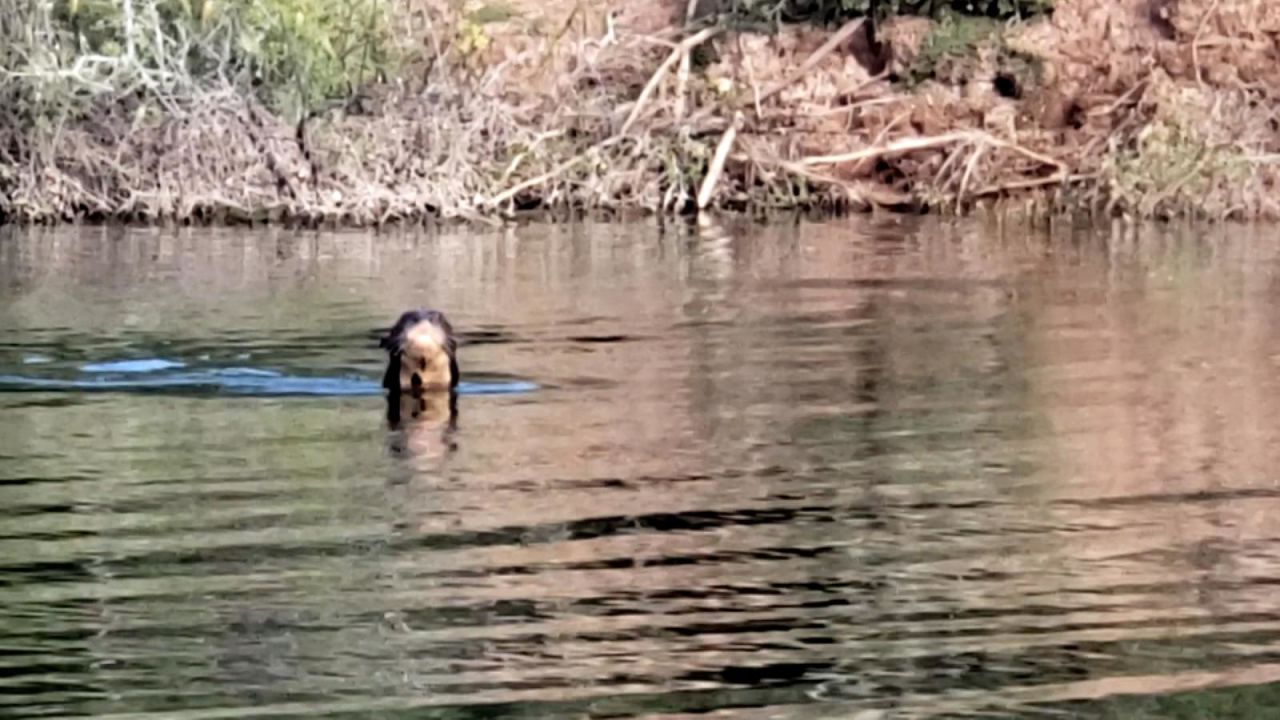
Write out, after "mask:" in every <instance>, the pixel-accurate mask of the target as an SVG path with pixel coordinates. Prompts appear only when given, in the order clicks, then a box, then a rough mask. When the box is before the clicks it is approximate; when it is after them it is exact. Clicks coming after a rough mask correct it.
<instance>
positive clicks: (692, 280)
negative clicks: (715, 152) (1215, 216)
mask: <svg viewBox="0 0 1280 720" xmlns="http://www.w3.org/2000/svg"><path fill="white" fill-rule="evenodd" d="M1278 272H1280V235H1277V234H1276V233H1274V232H1269V231H1267V230H1264V229H1251V228H1242V227H1230V226H1228V227H1220V228H1212V229H1204V228H1201V229H1195V228H1179V227H1163V228H1162V227H1139V228H1134V227H1125V226H1115V227H1104V228H1070V227H1062V226H1059V227H1054V228H1051V229H1045V228H1032V227H1028V226H1024V225H1020V224H1016V223H1013V222H1008V223H1005V224H1001V223H996V222H994V221H972V222H965V223H949V224H947V223H939V222H936V221H929V220H918V219H905V218H897V219H857V220H838V221H830V222H797V223H780V224H775V225H756V224H750V223H744V224H740V225H738V224H735V225H729V226H721V227H706V228H702V229H693V228H688V227H671V226H668V227H666V228H661V227H659V226H658V225H656V224H652V223H637V224H630V225H594V224H583V225H566V226H531V227H523V228H519V229H514V230H506V231H495V232H491V233H476V232H462V231H440V232H436V233H410V232H391V233H384V234H368V233H311V232H292V231H284V230H279V231H274V230H272V231H248V230H234V231H232V230H221V231H215V230H124V229H121V228H110V229H100V228H70V229H59V230H38V229H37V230H17V229H12V228H9V229H4V228H0V716H4V717H23V718H26V717H31V718H35V717H71V716H95V717H105V718H114V719H123V718H131V719H132V718H152V717H154V718H176V719H178V720H195V719H204V718H209V719H213V718H247V717H265V718H314V717H333V718H347V717H350V718H356V717H378V718H512V717H554V718H559V717H565V718H588V717H590V718H603V717H636V716H644V717H664V718H676V717H718V718H744V719H752V720H755V719H761V720H762V719H763V718H802V719H806V720H812V719H815V718H853V719H855V720H871V719H873V718H924V717H1042V716H1043V717H1080V718H1093V717H1098V718H1140V719H1141V718H1192V717H1197V718H1199V717H1213V718H1222V717H1232V718H1246V717H1247V718H1264V717H1265V718H1273V717H1276V716H1277V713H1280V710H1277V709H1276V706H1277V704H1280V685H1278V684H1276V681H1277V680H1280V601H1278V600H1277V599H1276V598H1277V597H1278V596H1277V590H1278V589H1280V588H1278V586H1280V312H1278V311H1277V309H1276V308H1277V307H1280V283H1278V282H1277V280H1278ZM419 305H429V306H433V307H437V308H439V309H442V310H444V311H445V312H446V313H448V315H449V317H450V319H451V320H452V321H453V324H454V325H455V327H456V328H457V329H458V331H459V332H460V334H461V335H462V336H463V346H462V348H461V350H460V355H461V357H460V361H461V364H462V371H463V374H464V379H465V380H466V383H464V386H463V388H462V390H463V392H462V393H461V394H460V396H459V397H458V400H457V416H456V428H454V429H453V430H452V431H449V430H447V429H442V426H441V425H440V424H439V423H434V424H433V423H429V422H426V423H419V424H418V425H414V426H410V427H406V428H398V429H391V428H388V426H387V424H386V422H385V419H384V411H385V408H384V405H383V400H382V398H381V396H380V395H379V392H378V385H377V382H378V380H379V376H380V372H381V369H382V357H381V356H380V354H379V352H380V351H379V350H378V348H377V345H376V338H377V333H378V331H379V330H381V329H383V328H385V327H387V326H388V325H390V324H391V323H392V322H393V321H394V320H395V318H396V316H397V315H398V314H399V313H400V312H401V311H402V310H404V309H407V308H410V307H415V306H419Z"/></svg>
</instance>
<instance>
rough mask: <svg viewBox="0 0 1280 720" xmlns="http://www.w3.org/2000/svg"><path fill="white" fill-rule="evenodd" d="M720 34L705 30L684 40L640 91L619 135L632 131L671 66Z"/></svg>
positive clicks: (712, 29) (715, 29)
mask: <svg viewBox="0 0 1280 720" xmlns="http://www.w3.org/2000/svg"><path fill="white" fill-rule="evenodd" d="M719 32H720V29H719V28H715V27H709V28H703V29H702V30H699V31H698V32H696V33H694V34H693V35H690V36H689V37H687V38H685V39H684V40H682V41H681V42H680V44H678V45H676V46H675V48H674V49H672V51H671V54H670V55H668V56H667V59H666V60H664V61H663V62H662V64H661V65H659V66H658V69H657V70H655V71H654V73H653V76H652V77H650V78H649V82H648V84H647V85H645V86H644V90H641V91H640V97H638V98H636V104H635V106H634V107H632V108H631V113H630V114H629V115H627V119H626V121H625V122H623V123H622V127H621V128H620V129H619V130H618V135H626V134H627V132H628V131H630V130H631V126H632V125H634V124H635V122H636V119H637V118H639V117H640V112H641V111H642V110H644V106H645V104H646V103H648V102H649V98H650V96H652V95H653V92H654V90H656V89H657V87H658V84H659V83H661V82H662V79H663V78H664V77H666V75H667V73H668V72H669V71H670V70H671V66H672V65H675V64H676V61H677V60H679V59H680V58H681V57H682V56H684V55H687V54H688V53H689V51H690V50H692V49H693V48H695V47H697V46H699V45H701V44H702V43H704V42H706V41H707V40H710V39H711V38H712V37H715V35H716V34H717V33H719Z"/></svg>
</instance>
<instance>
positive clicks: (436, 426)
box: [379, 310, 459, 455]
mask: <svg viewBox="0 0 1280 720" xmlns="http://www.w3.org/2000/svg"><path fill="white" fill-rule="evenodd" d="M379 345H380V346H381V347H382V348H383V349H385V350H386V351H387V354H388V355H389V358H388V360H387V371H386V373H385V374H384V375H383V376H382V387H383V388H385V389H386V391H387V423H388V424H389V425H390V427H391V429H392V430H394V431H397V432H398V433H399V435H400V436H401V437H400V442H398V443H394V442H393V446H392V450H393V451H395V452H398V453H403V452H407V453H409V454H411V455H422V454H428V455H434V454H438V453H439V452H441V451H448V450H451V449H453V446H452V443H451V442H449V439H448V436H449V434H450V433H452V431H453V430H454V428H455V427H456V425H457V416H458V411H457V387H458V377H459V373H458V359H457V351H458V342H457V339H456V338H455V337H454V336H453V326H451V325H450V324H449V321H448V319H446V318H445V316H444V314H443V313H440V312H438V311H435V310H410V311H408V312H406V313H404V314H403V315H401V316H400V319H399V320H397V321H396V324H395V325H393V326H392V327H391V329H390V330H389V331H387V334H386V335H385V336H384V337H383V338H382V340H381V341H380V342H379ZM397 445H398V447H397Z"/></svg>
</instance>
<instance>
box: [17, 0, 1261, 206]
mask: <svg viewBox="0 0 1280 720" xmlns="http://www.w3.org/2000/svg"><path fill="white" fill-rule="evenodd" d="M608 4H610V5H612V6H613V7H612V8H607V7H601V8H598V9H596V10H591V11H587V10H585V9H584V8H583V7H582V6H581V5H579V4H577V3H568V2H552V3H541V4H535V3H533V2H532V0H528V1H526V0H521V1H520V2H514V3H509V4H508V5H507V6H504V7H505V8H506V10H505V11H504V12H502V13H494V12H488V13H487V14H483V13H479V12H478V11H476V10H474V9H472V10H466V9H465V8H459V7H458V6H449V7H434V8H425V9H423V8H419V9H420V10H422V12H424V13H427V14H424V15H422V16H421V17H417V20H418V21H419V23H420V24H419V25H417V26H415V27H416V31H418V32H419V34H418V35H412V34H409V33H405V34H404V35H403V37H406V38H409V40H411V41H412V42H411V44H412V45H413V46H414V47H415V48H416V50H417V54H416V56H413V57H409V59H408V60H407V61H406V62H404V63H403V64H402V65H401V71H400V73H399V74H398V75H397V76H395V77H380V78H379V77H375V78H371V79H370V80H369V81H368V82H365V83H364V84H362V85H361V87H360V88H358V89H357V91H356V92H353V93H352V94H351V95H350V96H349V97H348V99H347V100H346V101H344V102H340V103H332V102H330V103H325V104H313V105H312V106H311V107H309V108H308V109H307V111H306V112H304V113H298V114H296V116H290V114H289V113H287V112H284V111H281V110H280V109H279V108H275V107H271V106H270V105H269V104H268V103H265V102H263V101H262V100H261V99H260V98H258V97H255V96H254V95H252V94H251V93H246V92H244V91H243V89H241V88H239V87H236V86H234V85H233V84H231V83H222V84H219V83H216V82H208V81H203V82H199V83H186V84H183V85H180V86H179V85H173V84H169V85H164V84H163V83H159V82H157V81H156V78H161V77H170V76H171V74H170V75H161V73H160V72H159V71H158V70H157V69H156V68H152V67H144V66H141V65H139V66H138V67H132V68H126V69H129V70H131V71H133V72H135V73H136V74H137V76H138V78H139V79H138V81H137V82H132V83H123V84H122V85H121V86H120V87H118V88H115V89H113V90H112V91H110V92H105V91H104V92H98V93H96V94H90V96H89V100H87V101H86V102H84V103H81V104H79V105H77V106H75V107H76V110H75V111H74V112H70V111H68V112H64V113H62V114H60V115H58V116H56V122H53V123H49V122H43V123H34V122H25V123H24V122H23V121H22V120H23V118H22V116H20V115H12V114H11V117H10V120H9V121H8V122H6V123H4V125H3V127H0V136H3V137H0V141H2V142H0V218H3V219H5V220H8V221H16V222H62V221H74V220H127V221H141V222H212V223H224V222H289V223H301V224H327V223H335V224H353V225H371V224H380V223H388V222H397V221H416V220H424V219H433V218H443V219H453V218H462V219H468V220H475V221H479V222H494V221H501V220H502V219H504V218H510V217H516V216H519V215H521V214H524V213H531V212H532V213H553V214H555V213H566V212H574V211H606V212H632V211H639V212H686V211H689V210H692V209H694V208H697V207H706V208H721V209H729V210H740V211H747V212H760V211H768V210H789V209H839V210H853V211H863V210H871V209H875V208H884V209H890V210H909V211H938V212H967V211H970V210H972V209H974V208H975V207H978V206H983V205H1000V206H1002V207H1010V206H1018V207H1021V208H1023V209H1025V210H1026V211H1027V212H1030V213H1032V214H1049V213H1057V212H1081V211H1084V212H1089V213H1094V214H1101V215H1115V214H1127V215H1131V216H1135V217H1144V218H1172V217H1179V216H1188V217H1197V218H1204V219H1240V220H1261V219H1265V220H1275V219H1278V218H1280V202H1278V201H1277V200H1276V198H1275V197H1274V193H1273V192H1272V189H1273V188H1274V187H1275V186H1276V185H1277V182H1280V174H1278V171H1277V160H1278V159H1280V131H1278V128H1280V125H1278V124H1277V123H1278V120H1277V112H1276V111H1277V108H1278V107H1280V106H1278V105H1277V97H1276V95H1277V93H1278V92H1280V63H1277V62H1276V59H1277V54H1280V53H1278V51H1277V44H1276V40H1277V38H1280V7H1274V8H1273V7H1270V6H1268V5H1267V4H1265V3H1258V2H1251V1H1250V0H1058V2H1057V3H1056V4H1055V7H1054V10H1053V13H1052V15H1051V16H1042V17H1038V18H1030V19H1026V20H1020V21H1019V20H1014V21H1009V22H995V21H988V20H983V19H976V18H966V17H951V18H947V19H943V20H934V19H927V18H918V17H898V18H891V19H888V20H887V21H885V22H884V23H881V24H879V25H878V26H877V27H876V29H875V32H874V33H872V32H869V30H870V26H869V25H867V24H865V23H864V22H863V20H861V19H856V18H855V19H851V20H850V21H848V22H847V23H845V24H844V25H832V26H829V27H817V26H814V25H811V24H793V25H784V26H782V28H781V29H780V30H779V31H777V32H764V31H753V30H750V29H744V28H741V27H739V28H738V29H736V30H734V29H730V28H729V27H728V26H727V24H726V23H723V22H715V21H705V20H704V21H702V22H698V21H695V22H692V23H690V22H688V21H687V18H685V17H684V4H685V3H684V2H683V0H680V1H679V2H675V1H674V0H672V1H668V2H665V3H653V4H646V5H645V6H644V7H642V8H637V7H635V6H636V5H637V4H634V3H632V4H627V3H623V2H621V1H620V0H617V1H613V2H611V3H608ZM610 10H611V11H612V12H607V11H610ZM432 13H434V14H432ZM161 44H163V43H161ZM129 57H130V59H133V55H130V56H129ZM161 69H163V68H161ZM118 70H119V68H117V71H118ZM68 72H70V71H68ZM20 75H21V74H20V73H17V72H15V71H14V70H12V69H11V70H10V72H9V73H8V75H7V77H8V80H7V81H6V82H8V83H9V84H10V85H12V83H13V82H15V78H19V76H20ZM57 77H58V78H59V82H62V83H63V84H64V85H66V84H67V83H74V82H77V81H79V80H86V78H83V77H79V76H72V75H67V74H65V73H64V74H63V75H58V76H57ZM19 79H21V78H19ZM90 79H93V78H90ZM148 80H150V81H151V82H150V84H148ZM97 81H98V82H100V83H101V82H102V81H101V80H100V79H97ZM73 90H74V88H73ZM81 94H83V92H82V93H81ZM22 97H27V96H22Z"/></svg>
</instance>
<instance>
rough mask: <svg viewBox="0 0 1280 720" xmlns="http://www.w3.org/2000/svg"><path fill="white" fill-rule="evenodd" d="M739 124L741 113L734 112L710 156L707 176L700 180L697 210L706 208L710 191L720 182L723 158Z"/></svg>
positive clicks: (735, 135)
mask: <svg viewBox="0 0 1280 720" xmlns="http://www.w3.org/2000/svg"><path fill="white" fill-rule="evenodd" d="M741 126H742V113H741V112H736V113H734V117H733V122H732V123H731V124H730V125H729V129H728V130H725V132H724V135H723V136H722V137H721V138H720V142H719V144H717V145H716V154H715V155H714V156H713V157H712V158H711V165H710V167H708V168H707V176H706V177H705V178H703V180H702V188H701V189H700V190H699V191H698V209H699V210H702V209H704V208H706V207H707V203H709V202H711V193H712V192H713V191H715V189H716V183H718V182H720V173H721V172H723V171H724V163H725V160H727V159H728V157H729V151H730V150H732V149H733V141H734V139H735V138H737V137H738V128H740V127H741Z"/></svg>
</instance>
